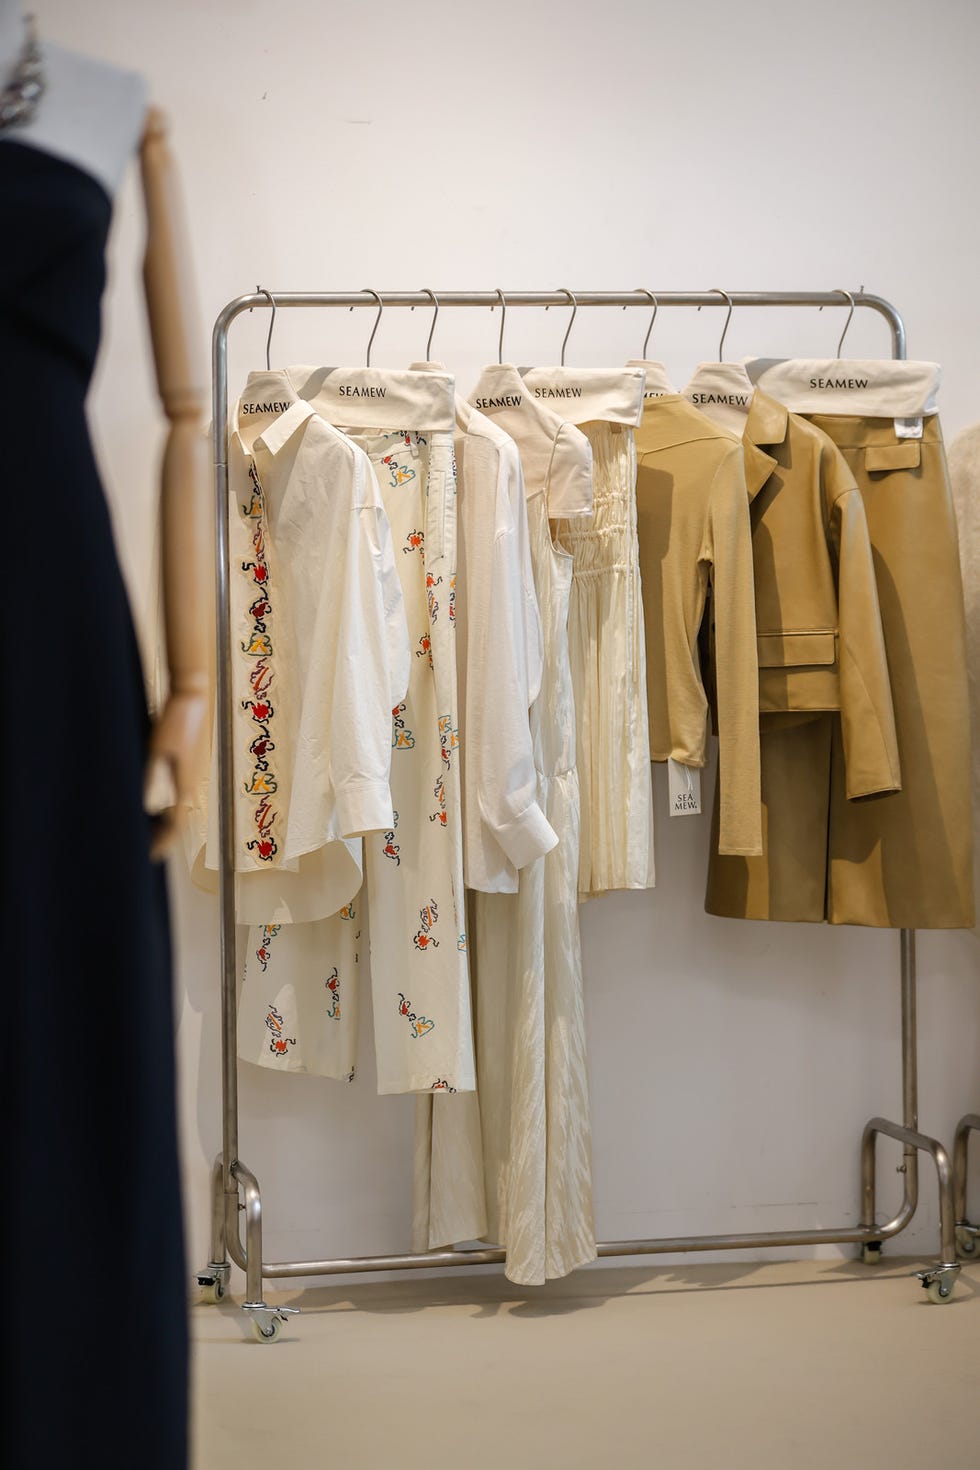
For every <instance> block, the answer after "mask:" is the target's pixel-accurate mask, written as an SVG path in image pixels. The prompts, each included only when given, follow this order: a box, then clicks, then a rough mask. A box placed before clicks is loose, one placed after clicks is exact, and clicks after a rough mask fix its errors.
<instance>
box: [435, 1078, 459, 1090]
mask: <svg viewBox="0 0 980 1470" xmlns="http://www.w3.org/2000/svg"><path fill="white" fill-rule="evenodd" d="M430 1090H431V1091H432V1092H458V1091H459V1089H458V1088H456V1087H450V1085H449V1083H448V1082H447V1081H446V1079H445V1077H439V1078H437V1079H436V1081H435V1082H433V1084H432V1087H431V1089H430Z"/></svg>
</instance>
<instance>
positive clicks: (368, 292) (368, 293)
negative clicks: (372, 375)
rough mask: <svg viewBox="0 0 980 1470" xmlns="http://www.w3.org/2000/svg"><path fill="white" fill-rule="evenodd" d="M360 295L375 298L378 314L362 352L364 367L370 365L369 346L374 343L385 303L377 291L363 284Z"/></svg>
mask: <svg viewBox="0 0 980 1470" xmlns="http://www.w3.org/2000/svg"><path fill="white" fill-rule="evenodd" d="M361 295H362V296H373V297H374V299H375V301H376V302H377V303H378V314H377V316H376V317H375V318H374V326H373V327H372V328H371V335H370V337H369V338H368V345H367V352H366V353H365V354H364V366H365V367H370V366H371V348H372V346H373V345H374V339H375V337H376V336H377V333H378V328H379V327H380V325H381V317H382V315H383V313H384V309H385V304H384V302H383V301H382V300H381V297H380V296H379V295H378V293H377V291H372V290H371V287H370V286H364V287H363V288H362V290H361Z"/></svg>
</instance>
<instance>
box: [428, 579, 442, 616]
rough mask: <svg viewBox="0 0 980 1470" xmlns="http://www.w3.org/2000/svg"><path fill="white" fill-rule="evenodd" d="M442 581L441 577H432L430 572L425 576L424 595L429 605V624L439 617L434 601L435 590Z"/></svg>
mask: <svg viewBox="0 0 980 1470" xmlns="http://www.w3.org/2000/svg"><path fill="white" fill-rule="evenodd" d="M441 581H442V578H441V577H434V576H433V575H432V573H431V572H426V574H425V595H426V599H427V601H428V604H429V622H430V623H434V622H435V620H436V618H437V617H438V616H439V604H438V602H437V601H436V595H435V589H436V588H437V587H438V586H439V584H440V582H441Z"/></svg>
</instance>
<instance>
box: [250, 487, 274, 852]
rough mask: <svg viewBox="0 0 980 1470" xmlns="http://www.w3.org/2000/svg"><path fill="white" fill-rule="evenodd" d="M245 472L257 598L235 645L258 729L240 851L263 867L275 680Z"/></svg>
mask: <svg viewBox="0 0 980 1470" xmlns="http://www.w3.org/2000/svg"><path fill="white" fill-rule="evenodd" d="M248 474H249V479H250V481H251V485H252V494H251V498H250V500H249V503H248V505H243V506H242V510H243V512H244V513H245V515H246V516H247V517H248V519H249V520H250V521H252V522H253V523H254V524H253V529H252V552H253V558H254V559H253V560H252V561H243V562H242V564H241V567H242V571H243V572H248V573H250V574H251V581H252V583H253V584H254V586H255V587H256V588H258V591H259V595H258V596H257V597H255V596H253V598H252V601H251V603H250V604H249V608H248V616H249V617H250V618H251V620H252V626H251V628H250V629H249V632H248V635H247V637H246V638H245V639H244V641H243V642H242V644H241V649H242V652H243V653H244V654H245V655H246V656H247V657H248V658H254V659H255V663H254V665H253V666H252V668H251V669H250V670H249V676H248V682H249V687H250V689H251V691H252V697H251V699H243V700H242V701H241V707H242V709H243V710H246V711H247V712H248V714H249V716H250V718H251V720H252V723H253V724H254V725H256V726H258V734H257V735H255V736H254V737H253V739H252V740H251V741H250V743H249V747H248V753H249V755H250V756H251V757H252V774H251V775H250V776H249V777H248V779H247V780H246V782H245V786H244V790H245V795H246V796H255V797H258V798H259V801H258V804H257V806H256V808H255V811H254V812H253V814H252V820H253V823H254V825H255V828H256V835H255V836H253V837H251V838H250V839H248V840H247V841H246V843H245V848H246V851H247V852H251V853H254V854H255V856H256V857H258V858H259V859H260V861H262V862H264V863H268V862H271V861H272V859H273V858H274V857H275V855H276V853H277V852H278V851H279V847H278V844H277V843H276V839H275V836H274V835H273V830H272V829H273V826H274V824H275V821H276V818H277V816H278V812H277V811H276V809H275V807H274V806H273V805H272V803H271V802H270V801H269V797H270V796H274V795H275V794H276V791H277V790H278V782H277V780H276V776H275V772H274V771H273V770H272V768H271V766H270V763H269V754H270V752H271V751H273V750H275V748H276V743H275V741H274V740H273V738H272V730H271V726H272V720H273V718H274V716H275V713H276V711H275V707H274V706H273V704H272V701H271V700H270V699H269V691H270V689H271V688H272V685H273V682H274V678H275V676H274V674H273V671H272V668H271V667H270V664H269V660H270V658H271V657H272V635H271V633H270V631H269V619H270V618H271V616H272V600H271V598H270V597H269V592H268V586H269V580H270V579H269V565H268V562H267V561H266V557H265V496H264V495H263V492H262V486H261V484H260V483H259V477H258V474H257V473H256V469H255V464H254V462H253V463H251V464H250V465H249V467H248Z"/></svg>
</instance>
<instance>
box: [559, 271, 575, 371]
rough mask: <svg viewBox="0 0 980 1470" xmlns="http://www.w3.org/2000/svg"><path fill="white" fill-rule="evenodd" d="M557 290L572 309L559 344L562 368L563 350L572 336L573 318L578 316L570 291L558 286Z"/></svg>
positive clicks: (563, 364) (563, 363)
mask: <svg viewBox="0 0 980 1470" xmlns="http://www.w3.org/2000/svg"><path fill="white" fill-rule="evenodd" d="M558 289H559V291H561V292H562V294H563V295H565V296H567V297H568V303H569V305H570V306H571V308H572V314H571V316H570V317H569V319H568V326H567V327H566V328H565V335H564V337H563V338H562V343H561V365H562V367H564V366H565V348H566V347H567V346H568V339H569V337H570V336H571V335H572V327H573V326H574V325H575V318H576V316H577V315H578V302H577V301H576V300H575V297H574V296H573V295H572V293H571V291H569V289H568V287H567V286H559V287H558Z"/></svg>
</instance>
